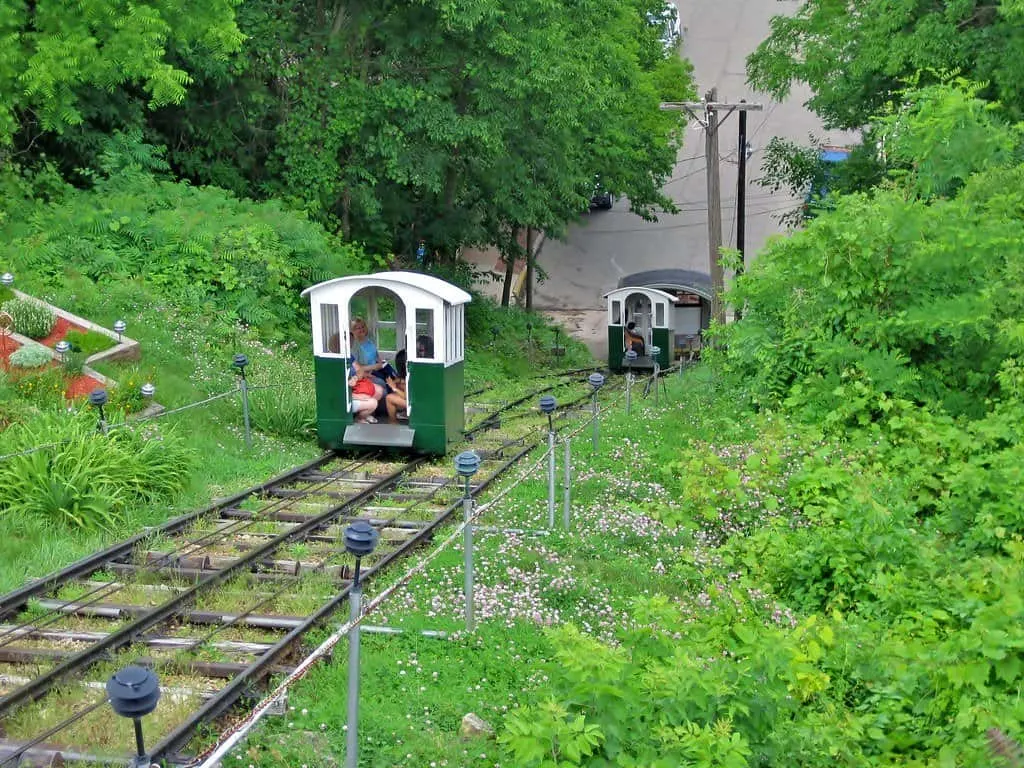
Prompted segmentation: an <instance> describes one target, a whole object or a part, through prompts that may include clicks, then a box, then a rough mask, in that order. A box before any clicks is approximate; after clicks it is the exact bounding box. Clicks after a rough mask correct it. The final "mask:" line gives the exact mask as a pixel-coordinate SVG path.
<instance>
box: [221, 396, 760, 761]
mask: <svg viewBox="0 0 1024 768" xmlns="http://www.w3.org/2000/svg"><path fill="white" fill-rule="evenodd" d="M575 386H576V388H577V389H578V388H579V387H580V386H582V385H579V384H577V385H575ZM685 386H686V385H685V383H684V382H682V381H681V380H679V379H678V378H676V379H674V380H673V381H671V382H670V397H669V402H668V403H664V402H663V404H662V406H661V408H660V409H659V410H658V411H657V412H655V411H654V409H653V402H652V400H641V401H638V403H636V404H635V405H634V411H633V415H632V417H631V418H628V419H627V418H626V416H625V414H624V412H623V407H624V405H623V403H624V401H623V400H621V398H620V399H619V400H618V401H617V402H614V399H615V397H616V395H615V393H613V392H612V391H611V390H610V389H609V390H607V391H606V395H607V398H605V396H602V399H603V400H605V399H607V402H606V405H607V406H608V407H609V410H608V411H606V412H605V414H604V416H603V417H602V437H601V446H600V451H599V453H598V455H596V456H594V455H592V453H591V448H590V446H591V432H590V430H589V428H588V429H586V430H585V431H583V432H582V433H581V434H580V435H579V436H578V437H577V438H576V439H575V440H574V441H573V466H574V485H573V496H572V498H573V522H572V530H571V532H569V533H566V532H565V531H563V530H561V522H560V521H561V516H562V508H561V498H562V497H561V492H562V489H561V476H559V479H558V488H557V501H558V507H557V515H556V518H557V520H558V523H557V525H556V528H555V530H554V531H552V532H551V533H550V535H546V536H539V537H536V538H526V537H514V538H511V539H510V538H508V537H506V536H504V535H499V534H495V533H485V532H482V531H481V532H478V534H477V540H476V548H475V565H476V568H475V570H476V583H477V589H478V591H477V616H478V626H477V629H476V631H475V632H473V633H472V634H466V633H465V631H464V624H463V617H462V603H461V589H462V573H463V571H462V562H463V555H462V550H461V540H460V541H459V542H458V543H456V545H455V546H454V547H453V548H450V549H448V550H446V551H445V552H443V553H442V554H441V555H440V556H439V557H438V558H437V559H436V560H435V561H434V562H433V564H432V565H431V567H430V569H429V571H428V572H427V573H426V574H423V575H421V576H419V577H417V578H416V579H415V580H414V582H413V583H412V584H411V585H410V586H408V587H406V588H404V589H402V590H400V591H399V592H398V593H397V595H396V596H395V597H393V598H392V599H390V600H389V601H388V602H387V603H385V605H384V606H383V607H382V608H381V610H380V612H379V613H378V614H377V615H375V616H374V618H373V619H372V621H373V623H386V624H388V625H390V626H395V627H401V628H403V629H405V630H406V634H403V635H399V636H382V635H364V638H363V641H362V648H363V651H362V671H361V675H360V685H361V707H362V713H363V714H362V716H361V724H360V743H361V749H360V765H361V766H375V767H376V766H406V765H408V766H429V765H435V766H485V765H486V766H495V765H501V766H513V765H514V764H515V763H514V762H512V761H511V760H510V757H509V755H508V754H507V753H506V752H505V748H504V747H502V746H500V745H499V744H497V743H496V742H495V741H493V740H491V739H486V738H477V739H472V740H468V741H467V740H464V739H462V738H461V737H460V736H459V726H460V722H461V720H462V717H463V716H464V715H465V714H466V713H468V712H475V713H476V714H477V715H479V716H481V717H483V718H484V719H485V720H487V721H489V722H490V723H491V724H492V725H493V726H495V728H496V729H499V730H500V728H501V723H502V718H503V717H504V715H505V714H506V713H507V712H509V711H513V710H515V709H516V708H517V707H519V706H521V705H523V704H526V703H532V702H534V701H535V700H536V698H537V696H538V695H539V692H541V691H542V690H543V685H544V682H545V664H546V663H547V661H548V660H549V659H551V658H552V655H553V653H554V650H555V649H554V648H553V647H552V645H551V642H552V639H551V637H550V635H549V634H548V632H547V628H548V627H549V626H554V625H558V624H560V623H562V622H566V621H572V622H575V623H576V624H578V625H580V626H583V627H585V628H587V629H588V630H589V631H590V632H591V633H593V634H595V635H597V636H598V637H602V638H605V639H606V640H613V639H614V638H615V637H616V636H617V634H618V633H619V632H621V631H622V630H623V629H625V628H627V627H630V626H633V624H634V623H635V621H636V619H635V617H634V615H633V610H634V602H635V600H636V598H637V597H638V596H650V595H654V594H664V595H668V596H671V597H678V596H680V594H681V593H682V592H683V591H688V590H687V587H686V586H685V582H684V581H682V580H681V579H679V578H678V577H676V576H674V575H672V574H671V573H670V566H671V565H672V563H673V562H674V561H675V560H678V559H679V558H680V553H681V551H683V550H686V549H688V548H689V547H691V546H692V545H693V538H692V536H691V535H690V533H689V532H687V531H685V530H673V529H669V528H667V527H665V526H662V525H660V524H658V523H656V522H655V521H653V520H648V519H646V518H640V519H638V518H637V517H636V513H635V512H634V510H635V509H636V508H637V507H638V506H640V505H643V504H662V505H671V504H672V499H670V498H669V496H668V494H667V492H666V491H665V490H664V488H662V487H661V486H660V485H659V484H658V483H656V482H654V481H653V479H652V478H649V477H626V476H625V473H623V471H622V467H623V466H624V465H626V464H629V465H635V466H638V467H639V466H648V465H649V462H651V461H652V459H653V460H654V461H657V460H660V459H658V458H657V457H662V456H664V455H670V453H671V451H672V449H673V446H678V443H679V441H680V440H684V439H686V438H687V437H689V438H692V439H696V438H697V437H698V435H699V433H700V430H701V428H702V426H703V425H704V423H705V422H704V421H703V420H702V419H700V418H694V417H693V416H694V414H693V411H692V408H693V405H694V402H695V401H694V392H692V391H687V390H686V388H685ZM707 386H708V383H707V382H705V383H703V384H698V388H699V389H701V390H702V392H703V395H704V396H707V395H708V390H707V389H706V387H707ZM571 388H572V385H570V386H569V387H566V388H565V389H563V390H560V395H563V396H568V394H569V391H570V390H571ZM613 402H614V404H613ZM704 415H705V416H712V414H710V413H705V414H704ZM714 417H715V418H717V417H718V415H717V413H716V414H715V415H714ZM538 423H541V420H538ZM736 426H737V429H742V428H743V426H741V425H740V424H737V425H736ZM613 436H614V437H613ZM536 455H537V454H536V452H535V453H534V454H533V455H532V456H533V458H530V459H528V461H533V460H534V458H535V457H536ZM523 465H525V466H528V465H527V464H526V461H524V462H523ZM559 466H561V454H560V453H559ZM515 474H518V473H516V472H513V475H515ZM544 477H545V476H544V470H543V469H540V470H538V471H535V472H533V473H532V474H531V476H530V477H529V479H528V480H527V481H525V482H523V483H522V484H521V485H519V486H518V487H516V488H515V489H514V490H512V492H511V493H510V494H509V495H508V496H507V497H506V498H505V499H504V500H503V501H502V502H501V504H500V505H499V506H498V507H497V508H496V509H495V510H494V512H493V514H489V515H488V516H487V517H486V518H485V519H484V520H482V521H481V522H482V523H483V524H485V525H499V526H505V527H516V528H529V529H543V528H545V527H546V519H547V512H546V482H545V479H544ZM498 487H503V484H499V486H498ZM492 493H493V492H492ZM484 500H485V501H486V497H485V499H484ZM448 530H450V528H449V529H448ZM445 535H446V532H445V531H441V532H439V534H438V535H437V536H436V537H435V540H436V541H441V540H442V539H443V538H444V536H445ZM396 576H397V574H389V575H385V576H383V577H382V578H381V580H380V581H379V582H378V583H375V584H373V585H372V586H369V587H368V594H369V595H371V596H372V594H374V593H375V592H376V591H378V590H380V589H382V588H383V587H384V586H385V585H387V584H388V583H390V581H392V580H393V579H394V578H396ZM340 620H341V619H340V617H339V621H340ZM421 629H433V630H441V631H446V632H449V633H451V636H450V637H449V638H447V639H437V638H431V637H425V636H421V635H419V634H418V631H419V630H421ZM344 648H345V643H344V641H342V643H341V644H339V646H338V649H337V650H336V651H335V654H334V659H335V661H334V662H333V663H330V664H323V665H320V666H318V667H316V668H315V669H314V671H313V672H312V674H310V675H309V676H308V677H307V678H305V679H304V680H303V681H301V682H300V683H299V684H298V685H297V686H296V687H295V688H294V689H293V691H292V693H291V696H290V699H289V704H290V710H289V713H288V715H287V717H286V718H284V719H280V718H271V719H268V720H267V721H265V723H264V724H263V725H261V726H260V728H259V729H258V730H257V731H256V733H255V734H254V736H252V737H251V738H250V739H249V740H248V742H247V743H246V745H245V746H243V747H242V748H240V749H239V751H238V755H240V756H241V757H242V761H243V764H246V765H248V764H252V765H256V766H260V767H261V768H263V767H267V768H269V766H278V765H296V766H301V765H306V766H308V768H313V767H314V766H318V767H320V766H330V765H335V764H338V763H341V762H343V760H344V750H345V735H346V734H345V731H344V729H343V725H344V723H345V716H346V715H345V696H346V693H345V691H346V679H347V678H346V675H347V667H346V658H347V656H346V652H345V650H344ZM311 744H312V745H314V746H313V748H311V747H310V745H311ZM230 763H231V764H232V765H234V764H238V763H239V761H238V760H237V759H236V758H235V757H234V756H232V757H231V759H230Z"/></svg>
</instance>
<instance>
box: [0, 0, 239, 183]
mask: <svg viewBox="0 0 1024 768" xmlns="http://www.w3.org/2000/svg"><path fill="white" fill-rule="evenodd" d="M236 2H237V0H202V1H201V2H199V1H197V0H144V1H143V2H126V1H125V0H90V1H89V2H84V3H68V2H63V1H62V0H35V1H33V2H26V1H25V0H5V2H3V3H0V146H4V145H6V146H11V145H12V144H13V145H14V146H15V148H17V149H22V150H26V149H27V148H28V147H31V146H33V144H34V143H35V142H37V141H39V140H40V138H41V137H44V138H48V139H52V138H53V137H54V136H56V137H63V138H62V139H59V140H58V141H57V146H67V144H68V143H70V144H72V145H74V144H75V143H76V141H77V142H78V144H79V146H81V143H82V142H85V143H86V144H88V143H89V142H90V141H95V140H96V139H97V136H96V135H95V133H93V132H97V133H102V132H103V131H105V130H107V129H109V128H117V127H132V126H135V127H137V126H138V125H139V119H140V117H141V112H142V111H143V110H144V109H146V108H156V107H160V106H163V105H167V104H179V103H181V101H182V100H183V99H184V96H185V92H186V87H187V86H188V85H189V83H190V82H191V79H192V76H191V74H190V65H189V62H190V61H193V60H196V59H202V58H204V57H207V58H210V59H214V60H224V59H226V58H227V57H228V56H230V55H231V54H232V53H234V52H235V51H237V50H238V49H239V48H240V46H241V43H242V35H241V33H240V32H239V30H238V27H237V26H236V24H235V17H234V6H235V4H236ZM69 133H70V134H76V137H74V138H71V137H68V136H67V134H69ZM90 134H91V138H90ZM69 138H71V140H70V142H69ZM35 151H38V149H36V150H35ZM74 162H75V161H74V160H72V165H73V163H74Z"/></svg>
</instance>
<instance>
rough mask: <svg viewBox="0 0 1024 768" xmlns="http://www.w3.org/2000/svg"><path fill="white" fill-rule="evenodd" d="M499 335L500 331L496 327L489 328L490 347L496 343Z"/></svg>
mask: <svg viewBox="0 0 1024 768" xmlns="http://www.w3.org/2000/svg"><path fill="white" fill-rule="evenodd" d="M500 335H501V329H500V328H499V327H498V326H496V325H492V326H491V345H492V346H493V345H495V344H497V343H498V336H500Z"/></svg>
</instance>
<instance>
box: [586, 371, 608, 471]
mask: <svg viewBox="0 0 1024 768" xmlns="http://www.w3.org/2000/svg"><path fill="white" fill-rule="evenodd" d="M587 381H589V382H590V386H591V387H593V388H594V402H593V411H594V439H593V443H594V453H597V440H598V432H599V430H600V427H599V426H598V421H599V413H600V411H599V406H598V403H597V392H598V390H599V389H601V387H603V386H604V376H602V375H601V374H600V373H598V372H597V371H594V373H592V374H590V376H589V377H588V379H587Z"/></svg>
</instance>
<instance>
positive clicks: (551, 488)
mask: <svg viewBox="0 0 1024 768" xmlns="http://www.w3.org/2000/svg"><path fill="white" fill-rule="evenodd" d="M557 406H558V403H557V402H556V401H555V398H554V397H552V396H551V395H544V396H543V397H542V398H541V399H540V409H541V411H542V412H543V413H546V414H547V417H548V528H554V527H555V425H554V422H553V421H552V420H551V414H553V413H554V412H555V408H556V407H557Z"/></svg>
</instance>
